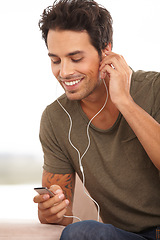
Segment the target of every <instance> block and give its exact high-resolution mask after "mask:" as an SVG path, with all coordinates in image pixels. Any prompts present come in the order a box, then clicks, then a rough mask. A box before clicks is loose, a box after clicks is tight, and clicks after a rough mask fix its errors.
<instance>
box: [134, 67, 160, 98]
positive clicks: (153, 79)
mask: <svg viewBox="0 0 160 240" xmlns="http://www.w3.org/2000/svg"><path fill="white" fill-rule="evenodd" d="M157 87H158V89H159V87H160V72H155V71H143V70H139V71H136V72H134V71H133V74H132V84H131V91H132V93H133V94H134V93H135V92H137V91H140V90H142V89H143V91H147V90H152V91H156V90H157Z"/></svg>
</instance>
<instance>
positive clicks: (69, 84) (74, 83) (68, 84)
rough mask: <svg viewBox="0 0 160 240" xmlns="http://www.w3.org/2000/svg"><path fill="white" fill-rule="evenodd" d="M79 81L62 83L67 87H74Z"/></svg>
mask: <svg viewBox="0 0 160 240" xmlns="http://www.w3.org/2000/svg"><path fill="white" fill-rule="evenodd" d="M80 81H81V80H75V81H70V82H64V83H65V85H67V86H74V85H76V84H78V83H79V82H80Z"/></svg>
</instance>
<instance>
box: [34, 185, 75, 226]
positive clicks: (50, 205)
mask: <svg viewBox="0 0 160 240" xmlns="http://www.w3.org/2000/svg"><path fill="white" fill-rule="evenodd" d="M49 190H50V191H51V192H53V193H54V195H55V196H54V197H52V198H50V196H49V195H48V194H44V195H37V196H35V197H34V199H33V201H34V202H35V203H38V215H39V219H40V221H41V223H54V224H58V223H59V224H62V225H67V224H68V223H67V222H66V221H65V219H64V215H65V214H66V213H67V212H70V211H69V209H67V207H68V205H69V200H68V199H65V195H64V194H63V191H62V188H61V187H60V186H58V185H52V186H51V187H50V189H49ZM70 214H72V213H71V212H70ZM67 215H68V214H67ZM66 220H67V219H66Z"/></svg>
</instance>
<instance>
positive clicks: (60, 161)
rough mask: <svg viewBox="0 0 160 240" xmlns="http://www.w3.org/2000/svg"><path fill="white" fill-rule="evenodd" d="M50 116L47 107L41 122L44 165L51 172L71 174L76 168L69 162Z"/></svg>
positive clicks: (40, 134)
mask: <svg viewBox="0 0 160 240" xmlns="http://www.w3.org/2000/svg"><path fill="white" fill-rule="evenodd" d="M54 127H55V128H56V126H53V124H52V123H51V120H50V118H49V114H48V109H47V108H46V109H45V111H44V112H43V114H42V118H41V124H40V133H39V137H40V142H41V144H42V149H43V153H44V165H43V168H44V169H45V170H46V171H48V172H51V173H55V174H70V173H73V172H74V169H73V167H72V165H71V163H70V162H69V159H67V157H66V156H65V154H64V153H63V151H62V149H61V147H60V146H59V144H58V141H57V139H56V136H55V134H54V129H53V128H54Z"/></svg>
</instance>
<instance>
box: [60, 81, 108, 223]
mask: <svg viewBox="0 0 160 240" xmlns="http://www.w3.org/2000/svg"><path fill="white" fill-rule="evenodd" d="M103 83H104V86H105V88H106V93H107V96H106V100H105V103H104V105H103V107H102V108H101V109H100V110H99V111H98V112H97V113H96V114H95V115H94V116H93V117H92V119H91V120H90V121H89V123H88V125H87V137H88V146H87V148H86V150H85V151H84V153H83V154H82V156H80V152H79V150H78V149H77V148H76V147H75V146H74V145H73V143H72V141H71V130H72V118H71V116H70V114H69V113H68V112H67V110H66V109H65V108H64V107H63V105H62V104H61V103H60V102H59V100H58V99H57V102H58V103H59V105H60V106H61V108H62V109H63V110H64V111H65V113H66V114H67V115H68V117H69V120H70V127H69V132H68V140H69V143H70V144H71V146H72V147H73V148H74V149H75V150H76V151H77V153H78V159H79V166H80V170H81V172H82V176H83V191H84V193H85V194H86V195H87V196H88V197H89V198H90V199H91V200H92V201H93V202H94V203H95V204H96V206H97V211H98V217H97V221H98V222H99V215H100V207H99V204H98V203H97V202H96V201H95V200H94V199H93V198H92V197H91V196H90V195H89V194H88V193H87V192H86V191H85V176H84V171H83V166H82V159H83V157H84V156H85V155H86V153H87V151H88V149H89V147H90V142H91V141H90V136H89V126H90V124H91V122H92V121H93V119H94V118H96V117H97V116H98V115H99V114H100V113H101V112H102V110H103V109H104V108H105V106H106V104H107V101H108V89H107V85H106V83H105V81H104V79H103ZM64 217H69V218H76V219H78V220H79V221H81V219H80V218H78V217H76V216H66V215H64Z"/></svg>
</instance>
